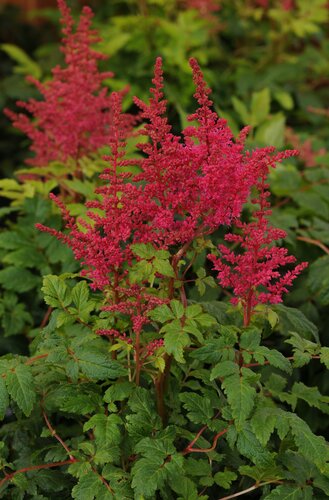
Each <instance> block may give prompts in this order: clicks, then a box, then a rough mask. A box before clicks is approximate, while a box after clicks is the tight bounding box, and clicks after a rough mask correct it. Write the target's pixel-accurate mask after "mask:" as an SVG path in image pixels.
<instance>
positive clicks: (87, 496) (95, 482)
mask: <svg viewBox="0 0 329 500" xmlns="http://www.w3.org/2000/svg"><path fill="white" fill-rule="evenodd" d="M72 498H75V500H94V499H97V500H101V499H104V500H105V499H106V500H114V496H113V495H112V494H111V493H110V492H109V490H108V489H107V488H106V486H105V485H104V484H103V483H102V480H101V478H100V476H99V475H98V474H95V473H94V472H87V473H86V474H85V475H84V476H81V477H80V479H79V482H78V484H76V485H75V486H74V488H73V489H72Z"/></svg>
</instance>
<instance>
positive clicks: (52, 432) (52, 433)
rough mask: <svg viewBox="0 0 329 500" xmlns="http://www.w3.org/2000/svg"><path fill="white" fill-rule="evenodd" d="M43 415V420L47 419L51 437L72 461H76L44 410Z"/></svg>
mask: <svg viewBox="0 0 329 500" xmlns="http://www.w3.org/2000/svg"><path fill="white" fill-rule="evenodd" d="M42 415H43V418H44V419H45V422H46V424H47V427H48V429H49V430H50V433H51V435H52V436H53V437H54V438H55V439H57V441H58V442H59V443H60V445H61V446H62V447H63V448H64V450H65V451H66V453H67V454H68V456H69V458H70V460H74V457H73V455H71V450H70V449H69V447H68V446H67V445H66V444H65V443H64V441H63V440H62V438H61V437H60V436H59V435H58V434H57V433H56V431H55V429H54V428H53V427H52V425H51V423H50V422H49V419H48V417H47V415H46V413H45V411H44V410H42Z"/></svg>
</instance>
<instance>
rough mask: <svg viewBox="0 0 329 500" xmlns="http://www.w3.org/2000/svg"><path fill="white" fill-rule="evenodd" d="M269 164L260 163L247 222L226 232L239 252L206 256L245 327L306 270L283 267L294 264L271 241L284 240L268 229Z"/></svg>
mask: <svg viewBox="0 0 329 500" xmlns="http://www.w3.org/2000/svg"><path fill="white" fill-rule="evenodd" d="M295 154H297V151H287V152H284V153H278V155H276V160H280V161H281V160H282V159H284V158H286V157H290V156H292V155H295ZM269 166H273V158H272V159H271V161H270V163H267V162H264V163H263V164H262V171H261V172H260V178H259V180H258V181H257V183H256V184H255V188H256V191H257V194H255V195H254V196H253V197H252V198H251V202H252V204H253V205H254V206H258V208H256V209H255V210H254V211H253V220H252V221H251V222H242V221H241V220H237V221H236V222H235V226H236V228H237V229H239V233H238V234H234V233H228V234H227V235H226V236H225V240H226V241H227V242H231V243H234V245H238V246H239V248H240V251H234V250H231V249H229V248H228V247H227V246H226V245H224V244H222V245H219V247H218V248H219V251H220V253H221V255H220V257H217V256H215V255H209V259H210V260H211V261H212V262H213V264H214V269H215V270H216V271H217V272H218V281H219V283H220V284H221V286H223V287H224V288H232V289H233V293H234V297H233V298H232V300H231V301H232V303H233V304H235V305H237V304H239V303H241V305H242V307H243V311H244V325H245V326H248V325H249V323H250V320H251V317H252V315H253V313H254V312H255V308H256V306H257V305H258V304H267V303H271V304H277V303H280V302H282V295H283V294H284V293H287V292H288V287H290V286H291V285H292V282H293V281H294V279H296V278H297V276H298V275H299V274H300V273H301V272H302V270H303V269H305V267H307V263H306V262H302V263H301V264H298V265H296V266H295V267H293V269H291V270H285V267H286V266H289V265H292V264H294V263H295V262H296V258H295V257H294V256H292V255H289V254H288V250H287V249H286V248H282V247H278V246H274V245H273V244H274V242H276V241H278V240H280V239H283V238H285V237H286V232H285V231H283V230H281V229H277V228H274V227H271V226H270V223H269V220H268V216H269V215H270V214H271V210H270V203H269V201H268V198H269V196H270V192H269V190H268V188H269V185H268V184H267V183H266V178H267V175H268V169H269Z"/></svg>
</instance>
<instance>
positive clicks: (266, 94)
mask: <svg viewBox="0 0 329 500" xmlns="http://www.w3.org/2000/svg"><path fill="white" fill-rule="evenodd" d="M270 101H271V97H270V90H269V89H268V88H265V89H263V90H260V91H259V92H253V94H252V96H251V122H250V125H252V126H257V125H259V124H261V123H262V122H263V121H264V120H265V118H266V117H267V116H268V114H269V113H270Z"/></svg>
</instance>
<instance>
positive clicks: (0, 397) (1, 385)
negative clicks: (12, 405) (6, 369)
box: [0, 377, 9, 420]
mask: <svg viewBox="0 0 329 500" xmlns="http://www.w3.org/2000/svg"><path fill="white" fill-rule="evenodd" d="M8 406H9V396H8V391H7V387H6V383H5V380H4V379H3V377H0V419H1V420H2V419H3V418H4V416H5V414H6V410H7V408H8Z"/></svg>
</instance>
